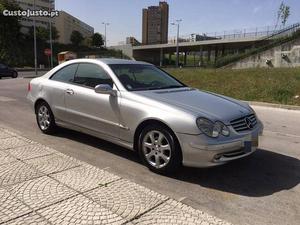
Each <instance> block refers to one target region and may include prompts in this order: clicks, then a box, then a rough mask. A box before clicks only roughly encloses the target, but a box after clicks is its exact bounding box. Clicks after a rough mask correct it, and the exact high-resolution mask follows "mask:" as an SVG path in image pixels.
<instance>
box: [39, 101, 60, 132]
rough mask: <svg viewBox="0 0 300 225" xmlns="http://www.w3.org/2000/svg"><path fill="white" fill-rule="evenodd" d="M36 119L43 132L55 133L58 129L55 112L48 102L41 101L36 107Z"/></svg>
mask: <svg viewBox="0 0 300 225" xmlns="http://www.w3.org/2000/svg"><path fill="white" fill-rule="evenodd" d="M36 121H37V124H38V126H39V128H40V130H41V131H42V132H43V133H45V134H53V133H54V132H55V131H56V128H57V127H56V124H55V119H54V116H53V113H52V111H51V109H50V106H49V105H48V104H47V103H46V102H41V103H39V104H38V106H37V107H36Z"/></svg>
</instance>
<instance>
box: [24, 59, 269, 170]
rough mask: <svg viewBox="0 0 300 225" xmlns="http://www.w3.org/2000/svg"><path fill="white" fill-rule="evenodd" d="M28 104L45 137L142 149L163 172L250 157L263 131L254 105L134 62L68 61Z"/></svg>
mask: <svg viewBox="0 0 300 225" xmlns="http://www.w3.org/2000/svg"><path fill="white" fill-rule="evenodd" d="M27 98H28V99H29V101H30V103H31V104H32V107H33V108H34V111H35V114H36V120H37V124H38V126H39V128H40V129H41V131H42V132H44V133H46V134H51V133H53V132H55V130H56V128H57V126H59V127H66V128H69V129H74V130H77V131H80V132H84V133H87V134H90V135H93V136H96V137H99V138H101V139H105V140H108V141H110V142H113V143H115V144H118V145H121V146H123V147H125V148H128V149H131V150H134V151H137V152H138V153H139V155H140V157H141V158H142V160H143V162H144V163H145V165H147V166H148V167H149V168H150V169H151V170H153V171H155V172H159V173H168V172H171V171H174V170H176V169H178V168H179V167H180V166H181V165H185V166H192V167H210V166H215V165H220V164H224V163H226V162H229V161H232V160H235V159H238V158H242V157H245V156H248V155H250V154H251V153H253V152H254V151H255V150H256V149H257V146H258V137H259V135H261V134H262V131H263V124H262V123H261V121H260V120H259V119H258V118H257V116H256V114H255V112H254V111H253V109H252V108H251V107H250V106H249V105H248V104H246V103H244V102H241V101H238V100H235V99H232V98H229V97H225V96H222V95H218V94H215V93H211V92H207V91H200V90H197V89H195V88H191V87H188V86H186V85H185V84H183V83H181V82H180V81H178V80H176V79H175V78H174V77H172V76H171V75H169V74H167V73H166V72H164V71H163V70H161V69H159V68H157V67H155V66H153V65H151V64H148V63H145V62H138V61H131V60H121V59H76V60H71V61H68V62H65V63H63V64H61V65H59V66H57V67H55V68H54V69H52V70H51V71H49V72H48V73H47V74H45V75H44V76H42V77H39V78H35V79H33V80H31V82H30V83H29V85H28V96H27Z"/></svg>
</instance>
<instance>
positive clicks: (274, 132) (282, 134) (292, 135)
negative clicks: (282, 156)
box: [264, 130, 300, 138]
mask: <svg viewBox="0 0 300 225" xmlns="http://www.w3.org/2000/svg"><path fill="white" fill-rule="evenodd" d="M264 133H272V134H276V135H280V136H285V137H295V138H300V136H299V135H295V134H285V133H280V132H276V131H270V130H264Z"/></svg>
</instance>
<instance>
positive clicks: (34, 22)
mask: <svg viewBox="0 0 300 225" xmlns="http://www.w3.org/2000/svg"><path fill="white" fill-rule="evenodd" d="M35 9H36V8H35V0H33V10H35ZM33 46H34V72H35V75H36V76H37V50H36V21H35V16H34V17H33Z"/></svg>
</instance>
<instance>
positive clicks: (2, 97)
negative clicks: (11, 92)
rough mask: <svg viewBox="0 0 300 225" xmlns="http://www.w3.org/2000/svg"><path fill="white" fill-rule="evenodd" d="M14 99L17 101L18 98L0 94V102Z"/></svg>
mask: <svg viewBox="0 0 300 225" xmlns="http://www.w3.org/2000/svg"><path fill="white" fill-rule="evenodd" d="M13 101H16V99H14V98H9V97H5V96H1V95H0V102H13Z"/></svg>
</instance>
